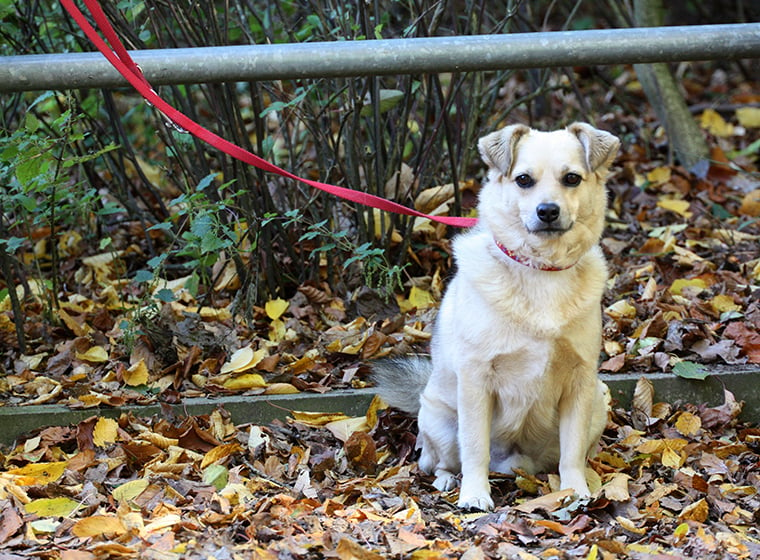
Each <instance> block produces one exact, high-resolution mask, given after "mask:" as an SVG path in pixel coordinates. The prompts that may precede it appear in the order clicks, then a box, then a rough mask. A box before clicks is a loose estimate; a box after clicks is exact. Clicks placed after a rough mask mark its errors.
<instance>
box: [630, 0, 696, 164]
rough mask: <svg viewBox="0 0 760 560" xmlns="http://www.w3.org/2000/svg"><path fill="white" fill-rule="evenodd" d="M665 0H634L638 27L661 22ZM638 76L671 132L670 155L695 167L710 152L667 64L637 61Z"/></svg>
mask: <svg viewBox="0 0 760 560" xmlns="http://www.w3.org/2000/svg"><path fill="white" fill-rule="evenodd" d="M663 13H664V8H663V5H662V0H635V1H634V21H635V23H636V26H638V27H656V26H660V25H662V21H663ZM633 67H634V69H635V70H636V75H637V76H638V78H639V82H640V83H641V87H642V88H643V89H644V93H645V94H646V96H647V98H648V99H649V102H650V103H651V104H652V107H653V108H654V111H655V113H656V114H657V118H658V119H659V120H660V122H661V123H662V125H663V126H664V127H665V131H666V132H667V134H668V140H669V150H670V158H671V160H672V159H675V160H677V161H678V162H679V163H680V164H681V165H683V166H684V167H685V168H686V169H689V170H692V169H693V168H694V166H696V165H697V164H698V163H699V162H701V161H703V160H706V159H707V158H708V156H709V154H710V151H709V149H708V147H707V142H705V139H704V136H703V135H702V131H701V130H700V128H699V126H698V125H697V121H696V120H695V119H694V117H693V116H692V114H691V113H690V112H689V108H688V107H687V106H686V101H685V100H684V98H683V96H682V95H681V92H680V91H679V89H678V85H677V84H676V80H675V78H674V77H673V74H672V73H671V72H670V69H669V68H668V65H667V64H664V63H655V64H634V65H633Z"/></svg>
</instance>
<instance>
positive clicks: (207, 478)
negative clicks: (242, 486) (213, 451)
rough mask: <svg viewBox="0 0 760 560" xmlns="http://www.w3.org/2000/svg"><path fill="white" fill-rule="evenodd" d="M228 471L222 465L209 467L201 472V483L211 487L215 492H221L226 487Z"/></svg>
mask: <svg viewBox="0 0 760 560" xmlns="http://www.w3.org/2000/svg"><path fill="white" fill-rule="evenodd" d="M229 474H230V473H229V471H228V470H227V467H225V466H224V465H209V466H208V467H206V468H205V469H204V470H203V482H204V484H208V485H210V486H213V487H214V488H216V489H217V490H222V489H223V488H224V487H225V486H227V481H228V480H229Z"/></svg>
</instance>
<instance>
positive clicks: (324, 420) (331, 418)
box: [291, 410, 350, 427]
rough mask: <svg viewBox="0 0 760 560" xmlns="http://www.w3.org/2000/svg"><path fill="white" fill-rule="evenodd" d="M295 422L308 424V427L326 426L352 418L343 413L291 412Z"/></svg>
mask: <svg viewBox="0 0 760 560" xmlns="http://www.w3.org/2000/svg"><path fill="white" fill-rule="evenodd" d="M291 414H292V415H293V420H295V421H297V422H300V423H301V424H306V425H307V426H317V427H321V426H325V425H327V424H329V423H330V422H336V421H338V420H346V419H347V418H350V417H349V416H346V415H345V414H343V413H342V412H304V411H300V410H293V411H291Z"/></svg>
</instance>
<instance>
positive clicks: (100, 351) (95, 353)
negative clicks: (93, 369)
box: [76, 346, 108, 364]
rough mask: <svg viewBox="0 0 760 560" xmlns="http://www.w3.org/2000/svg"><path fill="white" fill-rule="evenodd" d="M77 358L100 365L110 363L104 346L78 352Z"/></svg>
mask: <svg viewBox="0 0 760 560" xmlns="http://www.w3.org/2000/svg"><path fill="white" fill-rule="evenodd" d="M76 357H77V360H82V361H84V362H92V363H96V364H99V363H103V362H107V361H108V352H107V351H106V349H105V348H103V347H102V346H93V347H91V348H90V349H89V350H87V351H86V352H82V353H80V352H77V353H76Z"/></svg>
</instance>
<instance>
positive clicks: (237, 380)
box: [223, 373, 267, 391]
mask: <svg viewBox="0 0 760 560" xmlns="http://www.w3.org/2000/svg"><path fill="white" fill-rule="evenodd" d="M223 385H224V387H225V388H226V389H231V390H233V391H247V390H248V389H259V388H261V387H266V386H267V382H266V381H264V378H263V377H261V376H260V375H259V374H258V373H244V374H243V375H238V376H237V377H231V378H230V379H228V380H227V381H225V382H224V383H223Z"/></svg>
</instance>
